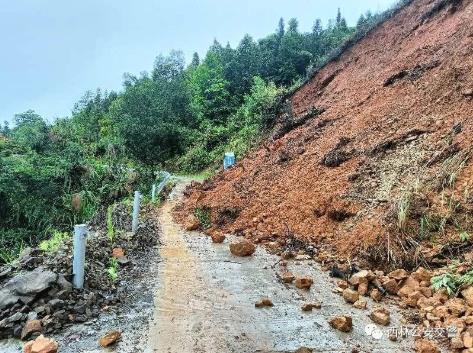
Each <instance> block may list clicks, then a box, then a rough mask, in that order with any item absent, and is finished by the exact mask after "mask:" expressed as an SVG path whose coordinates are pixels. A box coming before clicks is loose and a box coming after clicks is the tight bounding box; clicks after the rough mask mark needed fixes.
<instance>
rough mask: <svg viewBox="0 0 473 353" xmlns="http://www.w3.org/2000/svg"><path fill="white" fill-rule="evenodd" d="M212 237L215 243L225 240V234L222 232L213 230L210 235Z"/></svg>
mask: <svg viewBox="0 0 473 353" xmlns="http://www.w3.org/2000/svg"><path fill="white" fill-rule="evenodd" d="M210 238H211V239H212V242H213V243H215V244H221V243H223V242H224V241H225V235H224V234H222V233H220V232H213V233H212V234H211V235H210Z"/></svg>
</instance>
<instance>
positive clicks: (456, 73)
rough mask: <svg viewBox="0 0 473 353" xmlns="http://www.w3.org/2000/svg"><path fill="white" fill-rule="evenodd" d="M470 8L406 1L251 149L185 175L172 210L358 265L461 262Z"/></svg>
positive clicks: (467, 176)
mask: <svg viewBox="0 0 473 353" xmlns="http://www.w3.org/2000/svg"><path fill="white" fill-rule="evenodd" d="M472 12H473V2H472V1H471V0H463V1H461V0H434V1H432V0H414V1H411V2H409V4H408V5H406V6H405V7H404V8H402V9H401V10H400V11H398V12H397V13H396V14H395V15H393V16H392V17H391V18H389V19H388V20H386V21H385V22H384V23H382V24H380V25H379V26H378V27H377V28H376V29H374V30H373V31H371V32H369V33H368V34H367V35H366V37H365V38H363V39H361V40H360V41H358V42H357V43H356V44H354V45H352V46H348V49H347V50H346V51H345V52H344V53H342V54H341V55H340V56H339V57H338V58H337V59H336V60H333V61H331V62H330V63H329V64H327V65H326V66H325V67H323V68H322V69H321V70H319V71H318V72H317V73H316V74H315V75H314V76H313V77H312V79H311V80H309V81H308V82H307V83H306V84H304V85H303V86H302V87H300V88H299V89H298V90H297V91H295V93H294V94H292V96H290V97H287V99H286V101H285V102H284V104H282V108H281V111H280V112H279V114H278V115H277V116H275V117H274V121H275V126H274V131H273V133H269V134H268V136H270V137H269V138H268V139H267V140H266V141H264V142H263V144H262V146H261V147H260V148H258V149H256V150H254V151H253V152H251V153H250V154H249V155H248V156H247V157H246V158H244V159H242V160H241V161H239V162H238V163H237V164H236V165H235V166H234V167H233V168H231V169H229V170H226V171H224V172H221V173H219V174H217V175H216V176H214V177H213V178H211V179H210V180H207V181H205V182H204V183H202V184H199V183H193V184H192V185H191V186H190V187H189V188H188V189H187V190H186V192H185V197H186V199H185V200H184V202H183V203H182V204H181V205H180V206H178V207H177V208H176V209H175V216H176V218H177V219H178V220H180V221H182V222H183V223H185V222H186V220H187V219H188V217H189V215H192V214H194V212H195V211H196V210H203V209H205V210H206V215H207V219H206V224H205V227H203V225H200V227H201V229H204V228H205V229H206V231H207V232H208V233H209V234H211V233H212V232H219V233H221V234H227V233H232V234H235V235H237V236H242V237H245V238H247V239H249V240H251V241H252V242H254V243H266V244H270V243H271V244H277V243H278V242H279V240H280V239H297V241H299V242H302V243H304V244H306V245H307V246H309V245H311V246H313V252H315V253H321V252H322V253H324V252H327V253H329V254H331V255H333V256H334V257H335V258H339V259H347V258H348V259H350V261H352V262H354V263H358V264H359V265H360V266H361V267H365V268H366V267H372V268H381V269H384V270H393V269H396V268H400V267H404V268H406V269H415V268H417V267H418V266H419V265H424V266H425V265H429V266H433V267H441V266H445V265H447V264H448V261H450V259H452V258H454V257H458V258H459V259H460V260H461V261H463V260H464V254H465V253H468V252H469V251H471V250H473V238H471V239H470V235H471V234H473V222H472V221H471V215H472V214H473V196H472V195H473V193H472V190H473V165H472V163H471V153H472V146H473V94H470V93H471V92H472V90H473V76H472V75H471V72H472V71H473V44H472V43H473V21H472V15H471V13H472ZM191 223H192V224H191ZM191 223H189V224H191V225H192V227H193V228H194V227H197V226H198V225H196V224H195V222H191ZM272 246H273V248H274V247H275V246H276V245H272ZM393 285H394V283H393V282H391V283H389V284H388V285H387V287H389V288H390V289H389V290H390V291H391V292H394V291H395V290H396V288H395V287H394V286H393Z"/></svg>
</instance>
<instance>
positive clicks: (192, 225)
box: [184, 214, 200, 232]
mask: <svg viewBox="0 0 473 353" xmlns="http://www.w3.org/2000/svg"><path fill="white" fill-rule="evenodd" d="M199 227H200V222H199V220H198V219H197V217H196V216H194V215H193V214H190V215H188V216H187V218H186V220H185V222H184V228H185V230H187V231H189V232H192V231H194V230H197V229H199Z"/></svg>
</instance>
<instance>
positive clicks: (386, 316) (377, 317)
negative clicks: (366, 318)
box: [370, 308, 391, 326]
mask: <svg viewBox="0 0 473 353" xmlns="http://www.w3.org/2000/svg"><path fill="white" fill-rule="evenodd" d="M370 319H371V320H373V322H375V323H377V324H378V325H383V326H387V325H389V323H390V322H391V315H390V313H389V311H388V310H387V309H385V308H378V309H374V310H373V311H372V312H371V314H370Z"/></svg>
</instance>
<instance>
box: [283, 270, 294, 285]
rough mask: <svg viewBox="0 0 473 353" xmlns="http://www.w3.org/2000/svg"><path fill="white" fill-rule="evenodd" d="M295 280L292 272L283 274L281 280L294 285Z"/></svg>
mask: <svg viewBox="0 0 473 353" xmlns="http://www.w3.org/2000/svg"><path fill="white" fill-rule="evenodd" d="M295 279H296V277H295V276H294V275H293V274H292V273H291V272H283V273H282V274H281V280H282V281H283V282H284V283H292V282H294V280H295Z"/></svg>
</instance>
